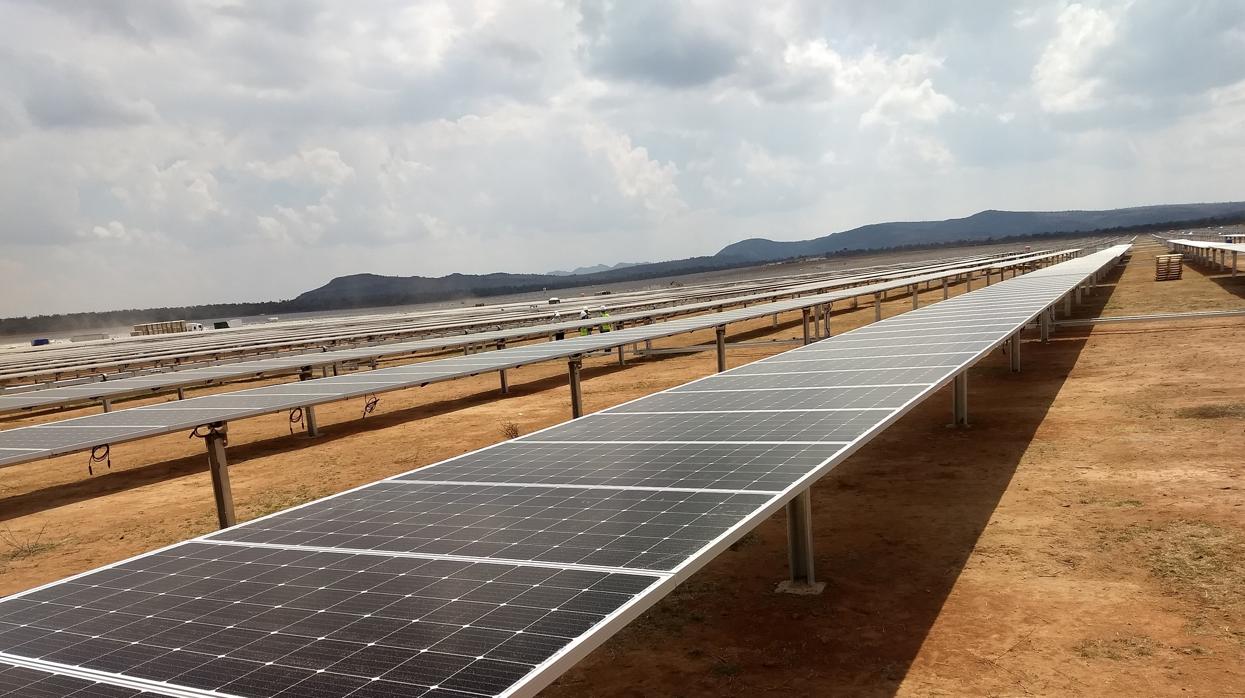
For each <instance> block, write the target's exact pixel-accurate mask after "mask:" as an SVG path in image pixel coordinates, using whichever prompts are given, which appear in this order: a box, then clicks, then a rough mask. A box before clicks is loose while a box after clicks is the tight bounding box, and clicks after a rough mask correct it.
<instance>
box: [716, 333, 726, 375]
mask: <svg viewBox="0 0 1245 698" xmlns="http://www.w3.org/2000/svg"><path fill="white" fill-rule="evenodd" d="M714 331H715V333H716V334H717V337H718V373H721V372H723V371H725V370H726V325H718V326H717V327H715V328H714Z"/></svg>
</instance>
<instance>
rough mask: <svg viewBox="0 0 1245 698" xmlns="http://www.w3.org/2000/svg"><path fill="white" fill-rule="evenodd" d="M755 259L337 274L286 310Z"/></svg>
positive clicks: (399, 301)
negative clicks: (560, 269)
mask: <svg viewBox="0 0 1245 698" xmlns="http://www.w3.org/2000/svg"><path fill="white" fill-rule="evenodd" d="M750 264H752V262H750V261H748V260H743V259H735V258H733V257H731V256H730V255H722V254H719V255H715V256H713V257H691V258H689V259H678V260H674V261H671V262H653V263H650V264H636V265H631V266H621V268H620V267H617V266H616V267H614V268H610V269H609V270H607V271H598V272H591V273H571V274H568V275H565V276H560V275H555V274H506V273H495V274H450V275H448V276H437V277H428V276H379V275H377V274H352V275H350V276H339V277H337V278H336V279H333V280H332V281H330V282H328V283H327V284H325V285H323V286H321V287H320V288H317V289H314V290H311V291H307V292H306V293H303V294H302V295H299V296H298V297H296V298H294V299H293V300H291V301H288V302H287V304H288V305H287V307H288V310H337V309H344V308H369V307H381V306H386V305H406V304H410V303H427V302H429V301H439V300H448V299H451V298H471V297H487V296H501V295H506V294H510V293H526V292H530V291H552V290H555V289H560V288H575V287H579V286H593V285H596V284H606V283H618V282H621V281H635V280H639V279H653V278H658V277H663V276H674V275H678V274H696V273H700V272H705V271H714V270H718V269H730V268H733V267H741V266H748V265H750Z"/></svg>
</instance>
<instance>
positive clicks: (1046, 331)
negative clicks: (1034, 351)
mask: <svg viewBox="0 0 1245 698" xmlns="http://www.w3.org/2000/svg"><path fill="white" fill-rule="evenodd" d="M1054 314H1055V310H1054V309H1053V308H1048V309H1046V310H1043V311H1042V314H1041V315H1039V316H1038V329H1039V330H1040V331H1041V333H1042V344H1046V343H1047V342H1049V341H1050V328H1051V325H1052V324H1053V322H1054V318H1053V317H1052V316H1053V315H1054Z"/></svg>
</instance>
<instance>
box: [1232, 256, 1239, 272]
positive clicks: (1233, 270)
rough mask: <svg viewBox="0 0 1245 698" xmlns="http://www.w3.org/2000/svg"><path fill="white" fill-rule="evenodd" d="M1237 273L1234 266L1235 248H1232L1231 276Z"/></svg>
mask: <svg viewBox="0 0 1245 698" xmlns="http://www.w3.org/2000/svg"><path fill="white" fill-rule="evenodd" d="M1237 273H1238V270H1237V267H1236V250H1232V276H1236V275H1237Z"/></svg>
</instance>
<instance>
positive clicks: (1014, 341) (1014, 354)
mask: <svg viewBox="0 0 1245 698" xmlns="http://www.w3.org/2000/svg"><path fill="white" fill-rule="evenodd" d="M1007 353H1008V354H1010V355H1011V359H1012V373H1020V333H1019V332H1017V333H1016V334H1014V335H1012V338H1011V339H1010V340H1008V348H1007Z"/></svg>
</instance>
